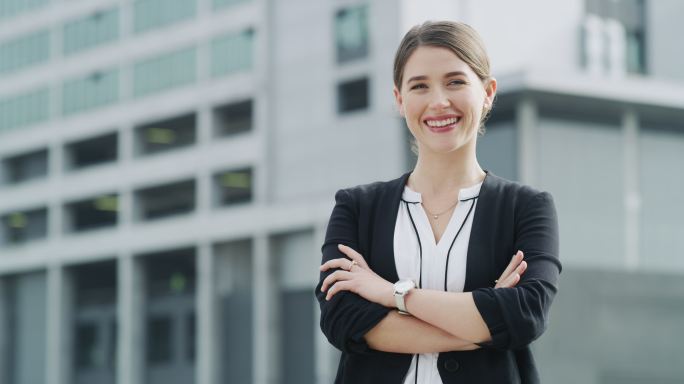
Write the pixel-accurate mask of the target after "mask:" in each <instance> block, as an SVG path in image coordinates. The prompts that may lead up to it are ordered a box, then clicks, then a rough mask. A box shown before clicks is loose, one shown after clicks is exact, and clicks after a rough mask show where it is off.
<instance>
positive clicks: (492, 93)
mask: <svg viewBox="0 0 684 384" xmlns="http://www.w3.org/2000/svg"><path fill="white" fill-rule="evenodd" d="M484 89H485V101H484V106H485V108H486V109H487V110H489V109H492V106H493V105H494V98H495V97H496V79H495V78H493V77H490V78H489V79H487V82H486V83H485V87H484Z"/></svg>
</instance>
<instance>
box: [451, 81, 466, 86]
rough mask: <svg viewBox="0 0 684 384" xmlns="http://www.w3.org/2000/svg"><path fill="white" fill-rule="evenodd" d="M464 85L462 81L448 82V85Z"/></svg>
mask: <svg viewBox="0 0 684 384" xmlns="http://www.w3.org/2000/svg"><path fill="white" fill-rule="evenodd" d="M465 83H466V82H465V81H463V80H451V81H450V82H449V85H463V84H465Z"/></svg>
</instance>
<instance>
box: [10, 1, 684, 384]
mask: <svg viewBox="0 0 684 384" xmlns="http://www.w3.org/2000/svg"><path fill="white" fill-rule="evenodd" d="M547 3H548V2H544V1H541V0H524V1H519V2H515V4H512V3H511V4H509V2H503V1H501V2H475V1H470V0H460V1H435V0H429V1H417V0H402V1H390V0H374V1H368V0H364V1H362V0H335V1H311V0H292V1H290V0H288V1H278V0H165V1H162V0H96V1H88V2H85V1H79V0H0V382H2V383H11V384H27V383H46V384H66V383H103V384H107V383H112V384H114V383H117V384H123V383H125V384H136V383H152V384H153V383H198V384H214V383H288V384H289V383H297V384H305V383H329V382H332V378H333V377H334V375H335V370H336V367H337V358H338V357H339V353H338V352H337V351H336V350H335V349H334V348H333V347H331V346H330V345H329V344H328V343H327V340H326V339H325V337H324V336H323V335H322V334H321V332H320V331H319V329H318V316H319V314H318V307H317V304H316V302H315V299H314V296H313V289H314V286H315V284H316V283H317V279H318V265H319V262H320V246H321V244H322V241H323V238H324V234H325V228H326V224H327V220H328V217H329V215H330V211H331V209H332V204H333V196H334V193H335V191H336V190H337V189H339V188H342V187H348V186H352V185H356V184H361V183H367V182H371V181H375V180H388V179H391V178H394V177H398V176H399V175H400V174H402V173H403V172H406V171H407V170H409V169H410V168H411V166H412V164H413V162H414V161H415V158H414V156H413V155H412V153H411V152H410V149H409V147H410V146H409V133H408V130H407V129H406V127H405V126H404V125H403V123H402V121H401V119H400V118H399V116H398V113H397V111H396V108H395V107H394V105H393V103H394V101H393V99H392V96H391V91H392V76H391V67H392V60H393V55H394V50H395V49H396V47H397V45H398V43H399V41H400V39H401V37H402V35H403V33H405V31H406V30H407V29H408V27H409V26H411V25H415V24H417V23H420V22H421V21H423V20H425V19H444V18H448V19H453V20H461V21H465V22H467V23H469V24H471V25H473V26H474V27H475V28H476V29H477V30H478V31H479V32H480V33H481V34H482V36H483V38H484V40H485V42H486V44H487V47H488V49H489V51H490V55H491V58H492V63H493V73H494V75H495V76H496V77H497V79H498V80H499V95H498V98H497V101H496V103H495V109H494V113H493V115H492V117H491V119H490V121H489V122H488V124H487V132H486V133H485V135H484V136H482V137H480V138H479V142H478V156H479V159H480V162H481V164H482V165H483V167H484V168H486V169H490V170H492V171H493V172H494V173H496V174H498V175H500V176H503V177H506V178H509V179H513V180H519V181H522V182H524V183H528V184H531V185H533V186H536V187H539V188H542V189H546V190H549V191H550V192H551V193H552V194H553V195H554V198H555V201H556V205H557V208H558V212H559V218H560V225H561V226H560V228H561V260H562V261H563V264H564V271H563V274H562V275H561V285H560V291H559V295H558V296H557V299H556V302H555V303H554V307H553V309H552V313H551V317H550V320H549V329H548V331H547V332H546V334H545V335H544V336H543V337H542V338H541V339H540V340H538V341H536V342H535V344H534V349H535V351H536V356H537V359H538V365H539V367H540V371H541V375H542V380H543V381H545V382H546V381H548V382H554V383H565V382H567V383H571V382H572V383H576V382H583V383H591V384H593V383H596V384H609V383H641V382H658V383H678V382H681V380H682V378H683V377H684V368H683V367H681V365H678V364H676V362H677V353H678V346H679V345H680V344H681V342H682V341H684V339H682V337H681V335H679V334H678V332H677V330H678V324H681V322H682V320H684V309H683V308H684V283H681V276H682V275H684V261H683V260H684V258H683V257H682V256H684V255H683V253H684V247H683V246H682V245H681V244H680V242H679V241H678V240H679V239H680V238H681V237H682V235H684V225H683V224H681V220H678V219H679V218H680V217H682V216H683V215H684V204H682V203H679V195H680V193H679V192H678V191H679V190H680V189H681V187H683V186H684V177H682V176H681V175H680V174H681V171H680V170H679V168H680V167H681V165H682V164H684V125H683V123H682V121H684V119H683V118H684V96H683V95H684V70H683V69H682V68H684V54H682V53H681V52H680V50H678V49H675V47H676V46H677V44H678V38H677V37H681V36H684V29H683V28H682V26H681V25H680V24H679V23H678V19H677V18H678V15H681V14H682V12H684V5H682V4H681V3H680V2H679V1H676V0H658V1H646V0H644V1H639V0H630V1H627V0H586V1H584V0H573V1H566V2H564V3H563V4H557V3H554V4H547Z"/></svg>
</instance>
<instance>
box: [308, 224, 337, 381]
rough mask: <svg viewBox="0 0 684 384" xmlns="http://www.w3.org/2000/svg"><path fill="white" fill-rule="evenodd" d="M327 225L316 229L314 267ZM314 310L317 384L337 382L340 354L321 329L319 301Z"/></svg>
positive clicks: (316, 302)
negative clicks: (336, 375)
mask: <svg viewBox="0 0 684 384" xmlns="http://www.w3.org/2000/svg"><path fill="white" fill-rule="evenodd" d="M326 229H327V224H325V223H323V224H319V225H317V226H316V227H315V228H314V249H313V250H312V254H313V258H314V260H313V261H312V262H313V263H314V264H313V265H319V264H320V263H321V246H322V245H323V242H324V241H325V231H326ZM313 300H314V302H315V303H314V305H315V308H316V309H315V310H314V329H313V332H314V335H315V336H314V351H315V359H316V361H315V364H316V365H315V367H316V383H318V384H327V383H332V382H334V381H335V374H336V373H337V364H338V363H339V360H340V352H339V351H338V350H337V349H335V347H333V346H332V345H331V344H330V343H329V342H328V339H327V338H326V337H325V335H324V334H323V332H322V331H321V329H320V327H319V326H318V325H319V324H320V316H321V311H320V306H319V305H318V300H316V298H315V297H314V298H313Z"/></svg>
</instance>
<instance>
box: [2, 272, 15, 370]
mask: <svg viewBox="0 0 684 384" xmlns="http://www.w3.org/2000/svg"><path fill="white" fill-rule="evenodd" d="M6 281H7V278H6V277H5V276H0V383H6V382H9V367H8V364H7V363H8V361H9V360H8V358H7V357H8V356H9V355H10V353H13V351H11V350H10V346H9V338H8V337H7V334H8V330H7V326H8V323H9V319H8V318H7V317H8V316H7V315H8V312H9V308H7V307H8V303H7V289H5V284H7V283H6Z"/></svg>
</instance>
